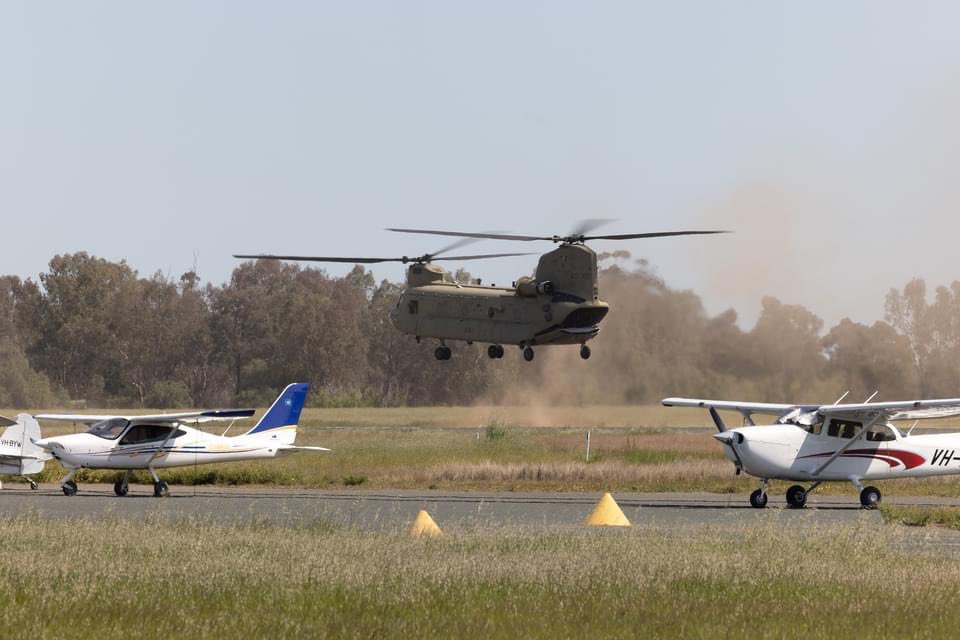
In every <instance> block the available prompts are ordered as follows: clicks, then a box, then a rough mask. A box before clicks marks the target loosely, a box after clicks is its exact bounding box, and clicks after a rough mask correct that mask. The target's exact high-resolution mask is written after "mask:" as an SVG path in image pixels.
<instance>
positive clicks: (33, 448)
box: [0, 413, 52, 476]
mask: <svg viewBox="0 0 960 640" xmlns="http://www.w3.org/2000/svg"><path fill="white" fill-rule="evenodd" d="M0 426H6V427H7V428H6V429H4V430H3V433H2V434H0V474H9V475H17V476H24V475H30V474H34V473H40V472H41V471H43V466H44V463H45V462H46V461H47V460H49V459H50V458H51V457H52V456H51V455H50V452H49V451H47V450H46V449H43V448H42V447H38V446H37V445H35V444H34V441H35V440H39V439H40V424H39V423H38V422H37V420H36V418H34V417H33V416H31V415H30V414H28V413H21V414H20V415H18V416H17V418H16V420H10V419H9V418H2V417H0Z"/></svg>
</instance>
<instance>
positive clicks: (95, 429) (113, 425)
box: [87, 418, 130, 440]
mask: <svg viewBox="0 0 960 640" xmlns="http://www.w3.org/2000/svg"><path fill="white" fill-rule="evenodd" d="M128 424H130V421H129V420H127V419H126V418H110V419H109V420H101V421H100V422H95V423H94V424H93V426H91V427H90V428H89V429H87V433H92V434H93V435H95V436H97V437H98V438H106V439H107V440H116V439H117V438H118V437H119V436H120V434H121V433H123V430H124V429H126V428H127V425H128Z"/></svg>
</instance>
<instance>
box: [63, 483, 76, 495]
mask: <svg viewBox="0 0 960 640" xmlns="http://www.w3.org/2000/svg"><path fill="white" fill-rule="evenodd" d="M60 488H61V489H63V495H65V496H75V495H77V483H76V482H74V481H73V480H67V481H66V482H64V483H63V484H62V485H60Z"/></svg>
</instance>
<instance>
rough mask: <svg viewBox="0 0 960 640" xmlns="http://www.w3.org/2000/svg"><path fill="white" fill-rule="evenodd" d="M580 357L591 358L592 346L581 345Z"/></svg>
mask: <svg viewBox="0 0 960 640" xmlns="http://www.w3.org/2000/svg"><path fill="white" fill-rule="evenodd" d="M580 357H581V358H583V359H584V360H589V359H590V347H588V346H587V345H585V344H584V345H580Z"/></svg>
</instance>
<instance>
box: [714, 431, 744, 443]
mask: <svg viewBox="0 0 960 640" xmlns="http://www.w3.org/2000/svg"><path fill="white" fill-rule="evenodd" d="M713 438H714V439H715V440H718V441H720V442H722V443H723V444H729V445H734V444H741V443H742V442H743V434H742V433H737V432H736V431H721V432H720V433H715V434H713Z"/></svg>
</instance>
